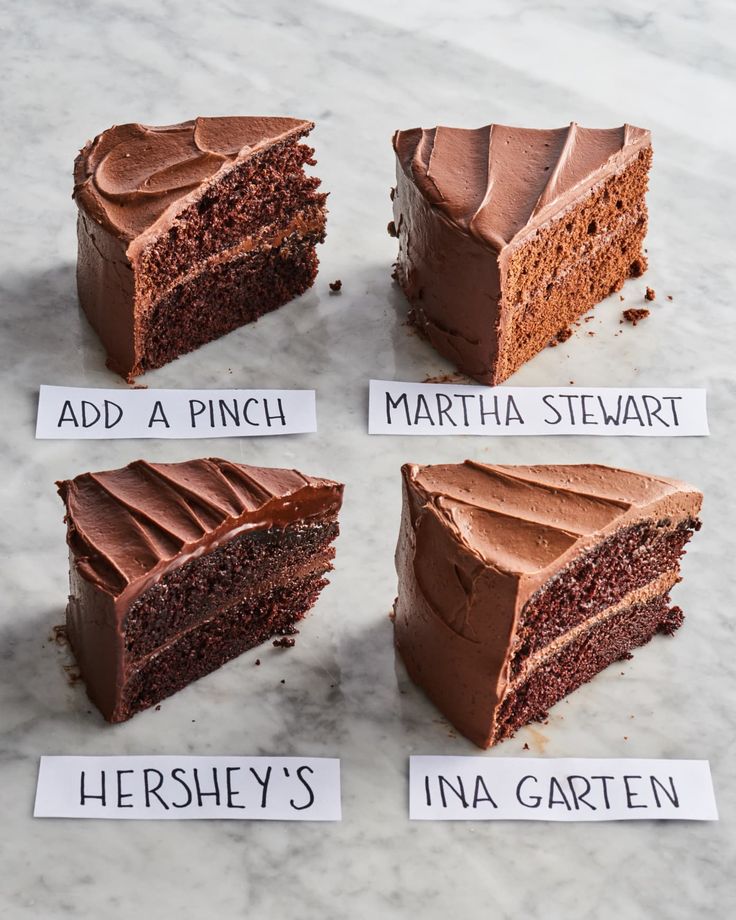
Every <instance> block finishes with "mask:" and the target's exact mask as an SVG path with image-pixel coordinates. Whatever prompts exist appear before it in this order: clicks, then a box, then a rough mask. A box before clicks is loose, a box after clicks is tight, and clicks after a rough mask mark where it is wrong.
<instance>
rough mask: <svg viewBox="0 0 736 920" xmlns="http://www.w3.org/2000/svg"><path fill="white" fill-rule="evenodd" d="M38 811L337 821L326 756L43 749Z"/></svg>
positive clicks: (336, 765) (331, 763)
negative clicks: (52, 752)
mask: <svg viewBox="0 0 736 920" xmlns="http://www.w3.org/2000/svg"><path fill="white" fill-rule="evenodd" d="M33 815H34V817H36V818H117V819H129V820H130V819H134V820H136V819H137V820H144V821H145V820H154V819H155V820H160V819H163V820H168V821H176V820H183V819H192V818H227V819H231V820H237V819H240V820H248V819H251V820H252V819H259V820H268V821H339V820H340V819H341V806H340V761H339V760H337V759H335V758H328V757H190V756H185V757H178V756H171V755H152V756H150V757H147V756H131V757H123V756H121V757H67V756H44V757H41V763H40V766H39V770H38V784H37V786H36V804H35V806H34V809H33Z"/></svg>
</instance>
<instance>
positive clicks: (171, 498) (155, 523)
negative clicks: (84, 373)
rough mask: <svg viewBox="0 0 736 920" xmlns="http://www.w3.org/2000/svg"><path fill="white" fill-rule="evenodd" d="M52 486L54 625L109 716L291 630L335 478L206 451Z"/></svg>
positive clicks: (323, 532)
mask: <svg viewBox="0 0 736 920" xmlns="http://www.w3.org/2000/svg"><path fill="white" fill-rule="evenodd" d="M58 485H59V493H60V495H61V497H62V499H63V500H64V503H65V505H66V523H67V542H68V543H69V548H70V570H71V575H70V585H71V588H70V597H69V605H68V607H67V632H68V636H69V641H70V643H71V646H72V649H73V651H74V654H75V656H76V658H77V662H78V664H79V669H80V672H81V674H82V677H83V678H84V680H85V682H86V684H87V690H88V692H89V695H90V697H91V699H92V701H93V702H94V703H95V704H96V705H97V706H98V707H99V709H100V711H101V712H102V714H103V715H104V717H105V718H106V719H108V720H109V721H110V722H122V721H124V720H125V719H128V718H130V716H132V715H133V714H134V713H136V712H139V711H140V710H141V709H146V708H147V707H148V706H152V705H154V704H155V703H158V702H159V701H160V700H162V699H164V698H165V697H167V696H170V695H171V694H172V693H175V692H176V691H177V690H181V688H182V687H184V686H186V685H187V684H188V683H190V682H191V681H193V680H196V679H197V678H199V677H202V676H203V675H205V674H208V673H209V672H210V671H213V670H215V668H219V667H220V665H222V664H224V663H225V662H226V661H228V660H230V659H231V658H234V657H235V656H236V655H240V654H241V652H244V651H245V650H246V649H249V648H252V647H253V646H255V645H258V644H259V643H261V642H264V641H265V640H266V639H268V638H269V637H271V636H274V635H289V634H291V633H294V632H295V631H296V629H295V624H296V623H298V621H299V620H300V619H301V618H302V617H303V616H304V615H305V614H306V613H307V611H308V610H309V609H310V607H312V605H313V604H314V603H315V601H316V600H317V597H318V595H319V593H320V591H321V590H322V588H323V587H324V586H325V585H326V584H327V582H326V580H325V578H324V576H325V573H326V572H328V571H329V570H330V569H331V568H332V559H333V557H334V549H333V547H332V542H333V540H334V539H335V537H337V535H338V523H337V514H338V511H339V509H340V505H341V502H342V491H343V487H342V485H340V484H339V483H336V482H331V481H330V480H327V479H313V478H312V477H310V476H303V475H302V474H301V473H298V472H296V470H281V469H263V468H260V467H253V466H243V465H241V464H238V463H230V462H229V461H227V460H218V459H209V460H190V461H187V462H184V463H147V462H146V461H144V460H138V461H136V462H134V463H131V464H130V465H129V466H126V467H124V468H123V469H120V470H111V471H108V472H102V473H83V474H82V475H81V476H77V477H76V478H75V479H72V480H70V481H66V482H61V483H59V484H58Z"/></svg>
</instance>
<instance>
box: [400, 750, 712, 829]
mask: <svg viewBox="0 0 736 920" xmlns="http://www.w3.org/2000/svg"><path fill="white" fill-rule="evenodd" d="M409 817H410V818H411V819H412V820H415V821H636V820H639V821H641V820H644V819H656V820H658V821H661V820H680V821H682V820H687V821H717V820H718V811H717V809H716V801H715V795H714V793H713V782H712V780H711V775H710V765H709V763H708V761H707V760H639V759H578V758H558V759H551V758H550V759H547V758H538V757H494V758H491V757H412V758H411V759H410V766H409Z"/></svg>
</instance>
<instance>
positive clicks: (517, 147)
mask: <svg viewBox="0 0 736 920" xmlns="http://www.w3.org/2000/svg"><path fill="white" fill-rule="evenodd" d="M394 149H395V151H396V156H397V187H396V189H395V191H394V194H393V202H394V227H395V230H396V233H397V235H398V238H399V256H398V261H397V263H396V270H395V277H396V279H397V281H398V282H399V284H400V285H401V287H402V289H403V290H404V293H405V294H406V296H407V298H408V300H409V301H410V303H411V305H412V314H411V316H412V319H413V321H414V322H415V323H416V325H417V326H418V327H419V328H420V330H421V331H423V332H424V333H425V334H426V336H427V337H428V338H429V340H430V341H431V343H432V344H433V345H434V346H435V348H437V350H438V351H440V352H441V353H442V354H444V355H445V356H446V357H448V358H450V360H452V361H453V362H454V363H455V364H456V365H457V366H458V368H459V369H460V370H462V371H463V372H465V373H467V374H470V375H471V376H473V377H475V378H476V379H478V380H480V381H481V382H482V383H499V382H501V381H502V380H504V379H505V378H506V377H508V376H509V375H510V374H511V373H513V371H514V370H516V369H517V368H518V367H519V366H520V364H521V363H523V362H524V361H526V360H528V359H529V358H530V357H531V356H532V355H533V354H535V353H536V352H537V351H539V350H540V349H541V348H542V347H544V346H545V345H546V344H547V342H548V341H549V340H550V338H551V337H552V336H553V335H554V334H555V332H557V331H559V330H560V329H562V328H564V327H565V326H566V325H567V324H568V323H569V322H570V321H571V320H573V319H575V318H577V317H578V316H580V315H582V314H583V313H585V312H586V311H587V310H588V309H589V308H590V307H591V306H592V305H593V304H595V303H597V302H598V301H599V300H601V299H602V298H603V297H606V296H608V294H610V293H611V291H613V290H618V288H620V286H621V285H622V284H623V282H624V280H625V279H626V278H627V277H629V276H631V275H639V274H641V273H642V271H643V270H644V268H645V267H646V260H645V258H644V255H643V252H642V242H643V239H644V235H645V233H646V223H647V215H646V205H645V201H644V194H645V192H646V185H647V172H648V169H649V165H650V162H651V144H650V138H649V132H647V131H644V130H642V129H640V128H634V127H632V126H630V125H624V126H623V127H621V128H614V129H610V130H597V129H586V128H580V127H578V126H577V125H575V124H572V125H570V126H569V127H568V128H561V129H558V130H552V131H544V130H530V129H522V128H509V127H505V126H503V125H488V126H486V127H484V128H479V129H477V130H464V129H456V128H444V127H438V128H434V129H431V130H424V129H419V128H416V129H412V130H409V131H398V132H396V134H395V135H394Z"/></svg>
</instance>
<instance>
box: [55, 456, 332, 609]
mask: <svg viewBox="0 0 736 920" xmlns="http://www.w3.org/2000/svg"><path fill="white" fill-rule="evenodd" d="M57 485H58V488H59V494H60V495H61V497H62V499H63V501H64V503H65V505H66V521H67V528H68V529H67V542H68V543H69V546H70V548H71V550H72V554H73V556H74V559H75V564H76V568H77V570H78V572H79V573H80V574H81V575H82V577H84V578H85V579H86V580H87V581H90V582H92V583H94V584H96V585H97V586H98V587H100V588H102V589H103V590H104V591H107V592H108V593H110V594H112V595H113V596H118V595H119V594H121V593H122V592H123V591H124V590H125V589H127V588H128V587H131V586H135V584H136V582H139V581H141V580H147V579H148V578H149V577H150V576H151V574H152V573H154V571H155V572H158V571H160V570H161V569H162V568H167V567H170V565H171V563H172V562H173V561H174V560H175V559H176V557H177V556H178V555H179V554H181V553H182V552H185V553H190V554H192V553H196V552H204V551H206V550H207V549H208V548H209V547H211V546H213V544H215V543H217V541H218V539H220V538H226V537H227V535H228V534H229V532H230V531H232V530H233V529H234V528H242V529H267V528H269V527H272V526H285V525H286V524H288V523H291V522H293V521H297V520H299V519H300V518H301V517H303V516H304V515H305V514H309V513H310V511H311V512H312V513H318V512H319V511H320V510H323V509H324V507H325V505H326V504H328V503H329V502H330V501H333V502H334V504H335V507H336V508H337V507H338V506H339V503H340V499H341V495H342V486H341V485H340V484H339V483H336V482H332V481H331V480H327V479H315V478H313V477H311V476H304V475H302V474H301V473H299V472H298V471H296V470H286V469H270V468H263V467H255V466H245V465H243V464H237V463H231V462H230V461H227V460H221V459H218V458H209V459H202V460H189V461H185V462H183V463H148V462H147V461H145V460H137V461H134V462H133V463H131V464H129V465H128V466H126V467H123V468H122V469H119V470H108V471H105V472H99V473H82V474H81V475H80V476H77V477H76V478H75V479H72V480H67V481H64V482H59V483H57Z"/></svg>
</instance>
